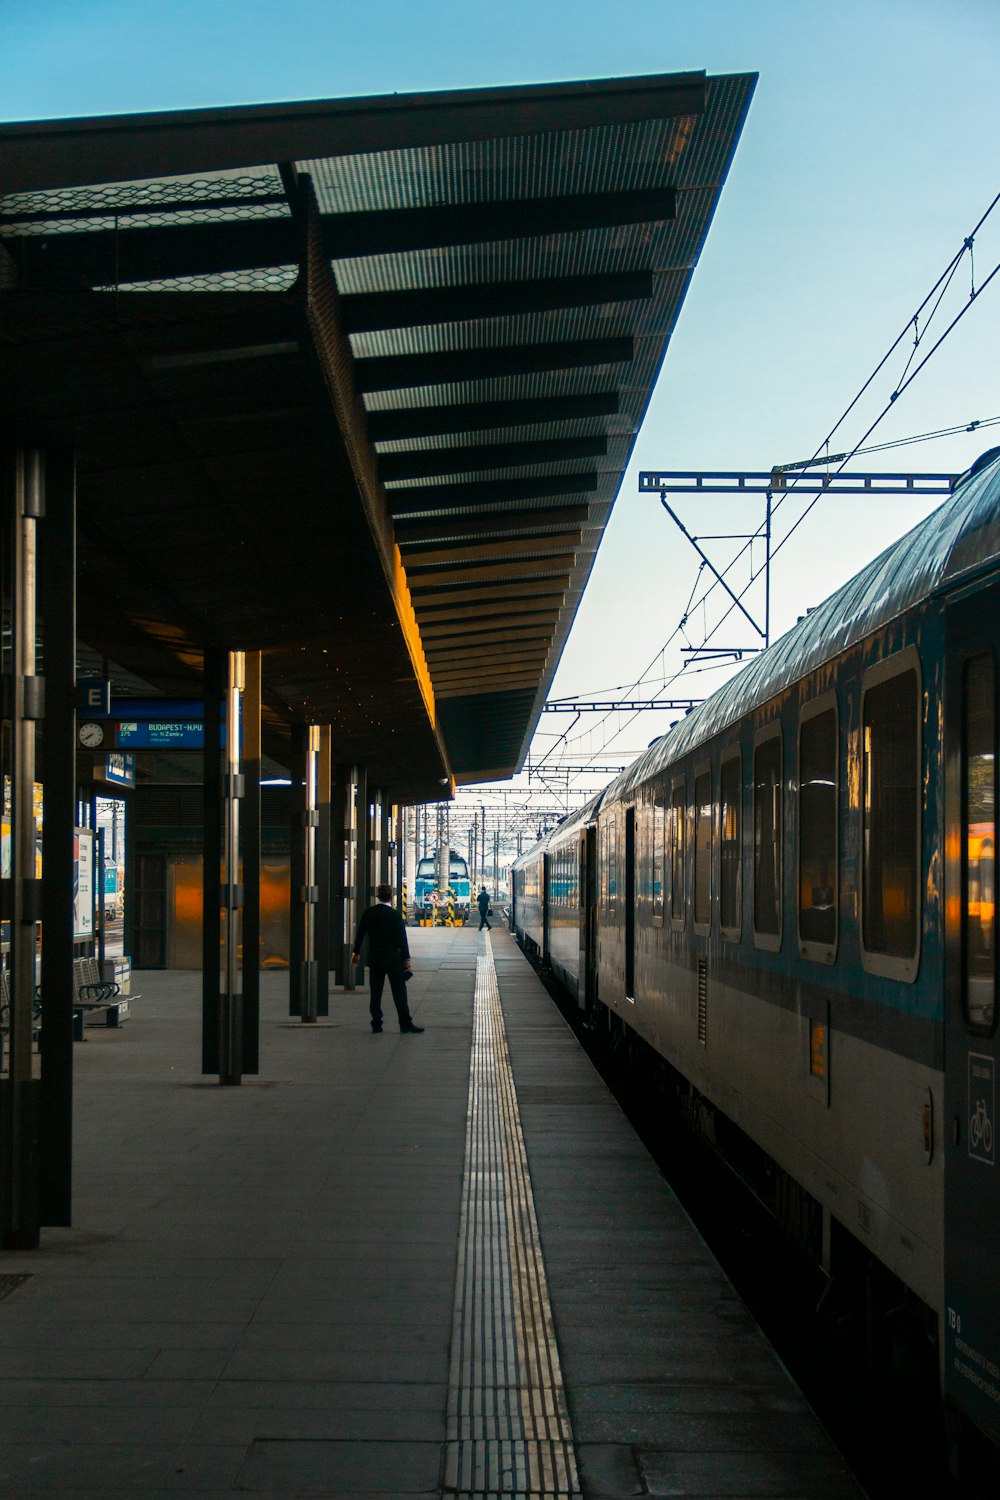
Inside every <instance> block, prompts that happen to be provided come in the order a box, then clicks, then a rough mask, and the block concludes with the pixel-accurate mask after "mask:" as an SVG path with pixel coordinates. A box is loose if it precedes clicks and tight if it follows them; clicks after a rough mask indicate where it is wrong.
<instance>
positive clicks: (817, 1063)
mask: <svg viewBox="0 0 1000 1500" xmlns="http://www.w3.org/2000/svg"><path fill="white" fill-rule="evenodd" d="M809 1071H810V1073H811V1074H812V1076H813V1077H814V1078H825V1077H826V1027H825V1026H824V1025H823V1023H822V1021H813V1022H812V1024H811V1026H810V1029H809Z"/></svg>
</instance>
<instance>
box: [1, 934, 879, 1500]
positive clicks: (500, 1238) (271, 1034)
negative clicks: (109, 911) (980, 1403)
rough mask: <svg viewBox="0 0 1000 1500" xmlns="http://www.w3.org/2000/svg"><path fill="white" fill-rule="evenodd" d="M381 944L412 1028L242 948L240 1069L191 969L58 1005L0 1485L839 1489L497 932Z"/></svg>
mask: <svg viewBox="0 0 1000 1500" xmlns="http://www.w3.org/2000/svg"><path fill="white" fill-rule="evenodd" d="M411 947H412V950H413V955H414V970H415V972H414V977H413V979H412V981H411V983H410V986H409V989H410V996H411V1006H412V1009H413V1013H414V1019H415V1020H416V1021H417V1023H418V1024H419V1025H421V1026H424V1027H425V1028H426V1029H425V1032H424V1034H423V1035H422V1036H416V1035H405V1036H402V1035H400V1034H399V1033H398V1031H397V1030H396V1026H395V1022H394V1018H393V1019H392V1020H390V1017H391V1015H392V1010H391V1005H390V1006H389V1009H388V1011H387V1016H386V1030H385V1031H384V1033H383V1034H382V1035H379V1036H374V1035H372V1033H371V1031H370V1028H369V1022H368V1013H367V991H365V990H359V991H357V992H356V993H353V994H345V993H343V992H337V993H336V994H335V995H334V996H332V997H331V1014H330V1017H329V1019H328V1020H327V1021H325V1022H320V1023H318V1024H316V1025H303V1024H302V1023H301V1022H298V1021H293V1020H290V1019H289V1018H288V1016H287V986H288V979H287V974H283V973H268V974H265V975H263V976H262V979H263V986H262V990H263V993H262V1032H261V1069H262V1071H261V1073H260V1075H259V1076H258V1077H256V1078H248V1079H246V1080H245V1081H244V1083H243V1084H242V1085H241V1086H239V1087H230V1088H224V1087H220V1085H219V1084H218V1083H217V1082H215V1081H214V1080H205V1079H203V1078H202V1077H201V1076H200V1074H199V1067H200V1045H201V1036H200V975H198V974H194V973H192V974H185V973H177V972H168V973H157V972H145V973H142V974H141V975H139V976H137V978H138V979H139V980H140V981H141V983H138V984H137V988H139V989H141V991H142V998H141V999H139V1000H137V1001H136V1002H135V1004H134V1006H133V1013H132V1017H131V1019H130V1021H129V1022H128V1024H127V1025H126V1026H125V1027H123V1028H122V1029H121V1030H118V1031H112V1030H101V1029H89V1030H88V1031H87V1033H86V1035H87V1041H86V1043H85V1044H83V1045H78V1046H77V1048H76V1050H75V1054H74V1062H75V1068H76V1089H75V1127H74V1129H75V1140H76V1151H77V1163H76V1171H75V1183H76V1190H75V1207H74V1227H73V1228H71V1229H58V1230H45V1231H43V1238H42V1245H41V1248H40V1249H39V1250H37V1251H34V1252H28V1253H25V1252H17V1253H14V1252H8V1253H6V1254H4V1255H2V1256H0V1494H2V1495H3V1496H5V1497H9V1500H34V1497H36V1496H37V1497H42V1496H45V1497H50V1496H52V1495H53V1494H58V1495H59V1496H60V1497H61V1500H85V1497H86V1500H109V1497H115V1496H121V1497H126V1496H127V1497H129V1500H167V1497H170V1500H179V1497H184V1496H223V1495H233V1494H250V1495H254V1496H257V1497H262V1500H295V1497H299V1496H303V1497H305V1496H328V1497H338V1500H339V1497H345V1500H346V1497H349V1500H374V1497H385V1496H396V1497H402V1496H442V1495H444V1496H449V1497H450V1496H455V1497H479V1500H486V1497H494V1496H496V1497H501V1496H503V1497H523V1500H528V1497H530V1500H542V1497H545V1500H575V1497H577V1496H581V1497H582V1496H588V1497H594V1500H597V1497H607V1500H611V1497H619V1496H621V1497H624V1496H634V1495H652V1496H668V1495H671V1496H674V1495H688V1496H701V1497H707V1496H723V1495H725V1496H770V1497H777V1496H782V1497H795V1496H798V1497H803V1500H805V1497H809V1500H827V1497H829V1500H842V1497H843V1500H846V1497H852V1500H856V1497H858V1496H860V1495H861V1493H862V1492H861V1491H860V1489H859V1488H858V1486H857V1485H856V1483H855V1482H854V1481H853V1479H852V1478H851V1475H850V1473H849V1471H848V1469H847V1467H846V1465H845V1464H844V1462H843V1460H842V1459H841V1458H840V1456H839V1454H838V1453H837V1452H836V1450H835V1449H834V1448H833V1447H832V1445H831V1444H830V1442H829V1440H828V1438H827V1437H826V1434H825V1433H824V1431H823V1429H822V1428H821V1426H820V1424H819V1423H818V1421H817V1420H816V1418H815V1416H814V1415H813V1413H812V1412H811V1410H810V1408H809V1406H808V1405H807V1403H806V1402H805V1400H804V1398H803V1397H802V1396H801V1394H800V1393H799V1392H798V1390H797V1389H796V1387H795V1386H794V1384H793V1383H792V1382H791V1380H790V1379H789V1377H788V1375H787V1373H786V1372H785V1370H784V1369H783V1367H782V1366H781V1364H780V1362H779V1361H778V1359H777V1358H776V1356H775V1355H774V1354H773V1352H772V1351H771V1350H770V1348H769V1346H768V1345H767V1343H766V1341H765V1340H764V1338H763V1336H762V1335H761V1333H760V1331H759V1330H758V1328H757V1327H756V1325H755V1324H754V1322H753V1320H752V1319H751V1317H750V1316H749V1314H748V1313H747V1311H746V1310H745V1308H744V1307H743V1305H742V1303H741V1302H740V1300H739V1298H738V1297H737V1295H736V1294H735V1292H734V1291H733V1290H732V1288H731V1287H730V1286H729V1284H728V1282H727V1281H726V1280H725V1278H724V1276H723V1275H722V1273H721V1271H720V1270H719V1268H718V1266H717V1264H716V1263H715V1261H714V1259H713V1257H712V1256H711V1254H710V1253H709V1251H708V1250H707V1249H706V1247H705V1245H704V1243H703V1242H702V1240H701V1239H700V1237H699V1235H698V1234H697V1232H696V1231H695V1230H694V1228H693V1227H692V1225H691V1223H690V1221H689V1220H688V1218H687V1216H686V1214H685V1213H684V1211H683V1209H682V1208H681V1207H680V1205H679V1204H678V1202H677V1200H676V1199H675V1197H674V1196H673V1194H672V1193H671V1191H670V1189H669V1187H668V1186H667V1184H666V1183H665V1181H664V1180H663V1178H662V1177H661V1176H660V1174H659V1172H658V1171H657V1169H656V1167H655V1165H654V1164H653V1162H652V1161H651V1159H650V1158H649V1156H648V1155H647V1153H646V1151H645V1150H644V1148H643V1147H642V1145H641V1144H640V1143H639V1141H638V1140H637V1139H636V1137H635V1136H634V1134H633V1132H632V1130H631V1128H630V1127H629V1125H628V1123H627V1122H626V1121H625V1119H624V1118H623V1116H622V1114H621V1112H620V1110H619V1108H618V1106H617V1104H616V1103H615V1101H614V1099H613V1098H612V1096H611V1094H610V1093H609V1092H608V1091H607V1089H606V1088H605V1086H604V1085H603V1083H602V1082H601V1080H600V1079H599V1078H598V1077H597V1075H596V1074H595V1072H594V1071H593V1068H592V1066H591V1064H590V1062H589V1060H588V1059H587V1057H586V1056H585V1054H584V1053H583V1052H582V1051H581V1049H580V1047H579V1045H578V1044H577V1042H576V1040H575V1038H574V1037H573V1035H572V1033H571V1032H570V1031H569V1029H568V1028H567V1026H566V1024H565V1022H564V1021H563V1019H562V1017H561V1016H560V1014H559V1012H558V1011H557V1010H556V1008H555V1007H554V1006H553V1005H552V1003H551V1001H550V1000H549V998H548V997H547V995H546V994H545V991H544V989H543V987H542V985H541V984H540V982H539V980H538V979H537V977H536V975H535V974H534V972H533V971H532V969H531V968H530V966H529V965H528V964H527V962H526V961H525V959H524V957H523V956H522V955H521V953H520V952H519V950H518V949H517V947H516V946H515V944H514V943H513V941H512V940H511V938H510V937H509V935H508V934H507V933H506V932H505V931H503V930H502V929H498V928H497V927H494V929H493V931H492V932H491V933H490V934H489V935H487V934H485V933H483V934H480V933H478V932H477V931H475V930H473V928H471V927H469V928H465V929H453V930H450V929H436V930H432V929H425V930H421V929H416V930H414V931H413V932H412V933H411ZM386 1000H388V996H386ZM20 1277H23V1278H25V1279H23V1280H18V1278H20ZM4 1293H5V1295H3V1294H4Z"/></svg>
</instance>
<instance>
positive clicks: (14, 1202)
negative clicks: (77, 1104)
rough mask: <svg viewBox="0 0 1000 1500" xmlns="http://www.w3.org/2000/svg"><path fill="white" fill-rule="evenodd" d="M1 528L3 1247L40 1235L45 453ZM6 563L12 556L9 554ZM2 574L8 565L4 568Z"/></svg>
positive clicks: (23, 455) (27, 467)
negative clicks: (38, 987) (6, 855)
mask: <svg viewBox="0 0 1000 1500" xmlns="http://www.w3.org/2000/svg"><path fill="white" fill-rule="evenodd" d="M13 469H14V472H13V476H12V479H13V483H12V485H10V486H9V489H8V502H7V505H6V506H5V511H6V514H5V517H4V519H5V521H6V523H7V524H6V525H5V527H4V533H5V542H6V550H7V552H8V555H9V559H10V572H9V582H10V592H9V593H8V599H9V602H10V630H11V657H10V673H9V675H8V677H7V689H8V691H7V698H8V702H9V709H8V712H9V717H10V752H11V753H10V761H11V816H10V822H11V835H10V837H11V872H10V883H9V886H8V887H7V889H6V890H5V893H4V894H5V900H4V909H3V916H4V917H5V918H6V919H7V920H8V921H9V922H10V980H9V983H10V1032H9V1046H10V1072H9V1076H8V1078H7V1079H5V1080H3V1085H2V1089H0V1239H2V1243H3V1246H4V1247H5V1248H6V1249H18V1250H27V1249H35V1248H37V1246H38V1242H39V1229H40V1218H39V1199H38V1190H39V1141H38V1119H39V1102H40V1101H39V1085H38V1083H37V1081H36V1080H35V1079H34V1077H33V1059H32V1031H33V1026H34V1015H33V1011H34V997H35V982H36V975H35V949H36V940H37V923H38V919H39V917H40V916H41V891H40V882H39V881H38V880H37V879H36V876H35V840H36V835H37V829H36V825H35V808H34V795H35V793H34V786H35V724H36V721H37V720H38V719H40V718H41V717H42V714H43V712H44V694H43V683H42V681H41V679H40V678H39V677H38V675H37V672H36V644H37V630H38V596H37V584H38V522H39V520H40V518H41V517H42V516H43V515H44V510H45V506H44V495H45V490H44V485H45V476H44V469H43V460H42V455H41V453H40V452H39V451H38V450H36V449H25V450H19V451H18V452H17V453H16V454H15V456H14V465H13ZM5 561H6V559H5ZM5 572H6V569H5Z"/></svg>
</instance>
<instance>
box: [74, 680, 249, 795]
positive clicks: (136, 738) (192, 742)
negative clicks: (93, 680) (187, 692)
mask: <svg viewBox="0 0 1000 1500" xmlns="http://www.w3.org/2000/svg"><path fill="white" fill-rule="evenodd" d="M110 707H111V712H110V714H108V715H104V714H100V713H93V714H91V715H90V716H89V717H85V716H81V720H80V723H79V724H78V725H77V731H76V735H77V742H78V744H79V746H80V748H81V749H82V750H102V751H107V752H109V753H110V752H113V751H118V750H122V751H136V750H203V749H204V748H205V705H204V703H203V702H202V701H201V700H200V699H198V698H113V699H112V700H111V704H110ZM221 739H222V745H223V746H225V743H226V723H225V716H224V713H223V719H222V724H221ZM109 779H110V780H114V779H116V778H114V777H109ZM120 784H121V785H128V786H131V785H134V771H133V781H131V782H122V783H120Z"/></svg>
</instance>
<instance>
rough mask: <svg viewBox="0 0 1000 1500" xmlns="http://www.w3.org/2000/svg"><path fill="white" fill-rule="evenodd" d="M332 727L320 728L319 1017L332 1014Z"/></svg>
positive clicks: (318, 833)
mask: <svg viewBox="0 0 1000 1500" xmlns="http://www.w3.org/2000/svg"><path fill="white" fill-rule="evenodd" d="M332 740H333V736H332V733H331V730H330V726H329V724H322V725H320V729H319V756H318V760H317V764H316V811H317V814H318V821H317V824H316V889H317V893H318V902H317V906H316V1014H317V1015H319V1016H328V1015H329V1014H330V906H331V902H330V863H331V848H330V845H331V833H330V824H331V821H332V820H331V811H330V809H331V804H330V795H331V789H332V771H333V766H332V763H331V746H332Z"/></svg>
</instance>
